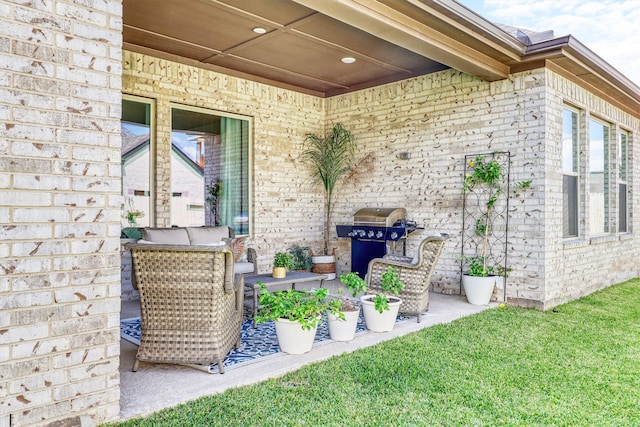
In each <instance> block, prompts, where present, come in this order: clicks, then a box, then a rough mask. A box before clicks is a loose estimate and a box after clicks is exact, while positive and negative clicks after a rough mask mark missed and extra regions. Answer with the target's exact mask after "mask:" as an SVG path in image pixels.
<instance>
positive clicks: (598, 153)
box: [588, 119, 611, 234]
mask: <svg viewBox="0 0 640 427" xmlns="http://www.w3.org/2000/svg"><path fill="white" fill-rule="evenodd" d="M609 133H610V130H609V126H608V125H606V124H604V123H602V122H600V121H598V120H595V119H590V120H589V206H588V210H589V233H590V234H602V233H607V232H609V224H610V222H611V221H610V217H609V215H610V212H609V193H610V182H609Z"/></svg>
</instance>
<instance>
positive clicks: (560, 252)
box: [326, 69, 640, 309]
mask: <svg viewBox="0 0 640 427" xmlns="http://www.w3.org/2000/svg"><path fill="white" fill-rule="evenodd" d="M564 102H567V103H570V104H572V105H574V106H576V107H578V108H581V109H584V110H585V111H586V112H587V113H589V114H592V115H594V116H596V117H598V118H600V119H604V120H606V121H607V122H610V123H611V124H613V125H615V126H621V127H622V128H623V129H625V130H628V131H631V132H632V135H631V139H632V141H631V142H630V152H631V155H630V165H632V167H631V170H630V177H629V180H628V182H629V188H630V189H631V191H632V197H631V198H630V199H629V206H630V208H629V211H630V212H632V211H633V208H632V207H633V206H634V205H637V203H638V194H637V193H638V191H636V190H635V189H636V188H637V187H638V185H637V179H638V171H637V166H636V165H635V164H634V163H633V153H634V152H635V150H637V149H638V148H637V147H638V144H637V142H636V144H635V146H634V145H633V141H638V135H639V133H640V123H639V121H638V120H637V119H634V118H633V117H632V116H630V115H629V114H626V113H624V112H622V111H621V110H619V109H617V108H615V107H613V106H612V105H610V104H608V103H606V102H605V101H603V100H602V99H600V98H598V97H596V96H595V95H593V94H591V93H589V92H588V91H587V90H585V89H583V88H581V87H579V86H578V85H576V84H574V83H572V82H570V81H568V80H567V79H565V78H563V77H561V76H559V75H557V74H555V73H554V72H552V71H550V70H543V69H539V70H534V71H530V72H525V73H519V74H516V75H512V76H511V77H510V78H509V79H508V80H503V81H498V82H493V83H487V82H483V81H480V80H479V79H476V78H473V77H471V76H469V75H465V74H463V73H460V72H458V71H456V70H448V71H443V72H440V73H434V74H430V75H427V76H422V77H417V78H415V79H410V80H406V81H402V82H398V83H392V84H388V85H384V86H379V87H376V88H372V89H367V90H363V91H360V92H356V93H351V94H346V95H343V96H336V97H333V98H330V99H328V100H327V107H326V111H327V122H336V121H341V122H343V123H345V124H346V126H347V127H348V128H350V129H352V130H353V131H354V133H355V134H356V135H357V138H358V144H359V147H360V148H359V149H360V153H361V155H365V154H366V153H369V152H373V153H375V156H376V162H375V167H374V168H373V170H370V171H366V173H365V174H363V175H361V177H360V180H359V182H358V183H357V184H355V185H350V186H348V187H346V188H344V189H343V192H342V196H343V197H342V198H341V199H340V200H339V201H338V203H337V205H336V210H335V215H334V220H335V222H336V223H348V222H349V221H350V220H351V217H352V215H353V212H354V211H355V210H356V209H358V208H360V207H368V206H385V207H391V206H402V207H405V208H406V209H407V211H408V216H409V217H410V218H411V219H414V220H417V222H418V224H419V225H423V226H424V227H425V228H426V230H425V231H424V232H422V233H420V234H419V233H414V234H413V235H411V236H410V238H409V250H408V251H409V252H411V250H412V249H413V247H415V245H416V243H417V242H419V241H420V238H421V235H424V234H429V233H430V232H444V233H448V234H449V235H450V236H451V239H450V240H449V241H448V242H447V247H446V249H445V253H444V254H443V256H442V258H441V260H440V262H439V264H438V269H437V272H436V274H435V275H434V278H433V283H434V290H435V291H436V292H443V293H457V292H458V291H459V280H460V270H459V264H458V263H459V261H457V260H456V259H455V257H454V255H456V254H459V253H460V243H461V230H462V216H461V215H462V204H463V199H462V197H463V193H462V181H463V173H464V156H465V155H467V154H479V153H487V152H492V151H509V152H510V153H511V156H512V162H511V183H512V188H513V185H514V184H515V183H517V182H519V181H526V180H531V181H532V187H531V190H529V191H527V192H526V194H524V197H512V198H511V199H510V207H509V211H510V216H509V245H508V252H509V254H508V266H509V267H510V268H512V269H513V270H512V272H511V273H510V276H509V277H508V279H507V290H506V299H507V300H508V301H510V302H513V303H517V304H519V305H525V306H535V307H538V308H544V309H546V308H549V307H553V306H555V305H558V304H560V303H563V302H567V301H570V300H573V299H576V298H578V297H580V296H583V295H586V294H588V293H591V292H593V291H594V290H597V289H601V288H603V287H606V286H608V285H611V284H614V283H618V282H620V281H623V280H626V279H629V278H632V277H637V276H638V275H639V273H640V272H639V271H638V268H639V267H638V264H637V262H635V261H634V260H637V259H638V255H640V250H639V249H638V243H639V242H638V239H637V237H635V236H634V235H631V234H624V235H616V234H615V233H614V234H612V235H610V236H607V237H599V238H592V239H590V238H588V237H586V238H585V237H584V234H583V237H582V238H581V239H578V240H576V241H568V242H564V241H563V239H562V173H561V141H562V116H561V114H562V107H563V105H564ZM615 126H614V127H613V128H612V129H613V130H615V129H617V128H616V127H615ZM404 151H408V152H410V153H411V155H412V158H411V159H410V160H408V161H404V160H398V159H397V158H396V155H397V154H398V153H400V152H404ZM612 156H613V154H612ZM581 198H582V199H584V197H582V196H581ZM612 205H616V203H613V204H612ZM582 212H583V215H584V212H585V208H584V206H583V208H582ZM582 221H583V222H584V218H583V219H582ZM636 227H637V221H636V220H635V219H634V218H633V214H631V218H630V222H629V229H630V230H634V229H636ZM583 233H584V227H583ZM335 245H336V246H338V247H339V248H340V250H339V254H340V255H341V257H340V260H339V263H340V266H341V268H342V269H343V270H344V269H348V263H349V261H350V260H349V250H350V249H349V242H348V241H347V240H338V241H336V242H335ZM494 298H497V299H499V300H502V299H503V292H502V291H496V293H495V294H494Z"/></svg>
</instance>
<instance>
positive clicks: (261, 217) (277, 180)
mask: <svg viewBox="0 0 640 427" xmlns="http://www.w3.org/2000/svg"><path fill="white" fill-rule="evenodd" d="M123 68H124V70H123V82H122V85H123V88H122V90H123V92H124V93H127V94H131V95H137V96H143V97H147V98H152V99H155V100H156V109H157V135H156V138H157V153H158V154H157V161H156V164H157V170H156V175H155V178H156V189H155V190H156V194H157V195H158V198H157V205H156V223H157V225H158V226H161V227H164V226H169V225H170V211H169V208H168V207H169V202H170V201H169V194H170V191H171V190H170V187H171V176H170V146H171V143H170V141H171V139H170V132H171V125H170V117H171V103H174V104H182V105H189V106H195V107H202V108H207V109H211V110H212V111H214V112H215V111H217V112H220V113H233V114H240V115H244V116H247V118H248V119H250V120H251V121H252V127H253V150H252V153H251V155H252V162H253V168H251V170H252V173H253V176H252V178H253V179H252V182H253V188H252V189H251V190H252V193H253V196H254V206H253V212H252V216H253V233H252V240H251V243H250V244H251V246H252V247H255V248H256V250H257V251H258V254H259V255H260V256H259V257H258V268H259V270H260V271H261V272H264V271H270V269H271V266H272V262H273V255H274V254H275V253H276V252H278V251H283V250H286V249H287V248H288V247H289V246H291V245H292V244H294V243H298V244H301V245H303V246H306V245H311V246H315V247H316V250H320V247H321V241H322V228H321V224H322V194H321V193H320V192H319V191H318V189H316V188H313V187H311V186H310V185H309V183H308V176H309V171H308V169H307V168H306V166H304V165H302V164H301V163H300V162H299V161H298V153H299V152H300V150H301V148H302V144H303V141H304V135H305V133H306V132H320V133H321V132H322V131H323V126H324V100H322V99H321V98H317V97H314V96H310V95H304V94H300V93H296V92H292V91H290V90H286V89H279V88H275V87H272V86H267V85H264V84H261V83H254V82H250V81H247V80H243V79H239V78H235V77H230V76H226V75H222V74H218V73H215V72H212V71H207V70H202V69H198V68H194V67H191V66H187V65H181V64H177V63H175V62H171V61H167V60H162V59H158V58H154V57H151V56H146V55H141V54H137V53H133V52H128V51H125V52H124V57H123Z"/></svg>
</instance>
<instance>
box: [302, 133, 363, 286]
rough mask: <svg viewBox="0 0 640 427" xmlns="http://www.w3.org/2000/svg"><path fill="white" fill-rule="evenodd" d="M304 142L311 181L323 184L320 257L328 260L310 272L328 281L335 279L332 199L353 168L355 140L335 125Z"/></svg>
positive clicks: (317, 260) (312, 135) (310, 134)
mask: <svg viewBox="0 0 640 427" xmlns="http://www.w3.org/2000/svg"><path fill="white" fill-rule="evenodd" d="M305 142H306V144H307V146H306V149H305V150H304V151H303V152H302V154H301V157H300V158H301V160H302V161H303V162H305V163H307V164H309V165H311V167H312V168H313V172H312V174H311V179H312V181H313V182H314V183H316V184H320V185H322V188H323V190H324V236H323V237H324V244H323V248H322V255H321V256H322V257H328V258H321V259H318V258H316V259H315V260H314V263H315V264H316V265H315V266H314V270H313V271H314V272H316V273H322V274H328V275H329V279H334V278H335V256H334V255H335V254H331V253H329V236H330V234H329V233H330V230H331V214H332V212H333V197H334V194H335V193H334V192H335V189H336V184H337V183H338V182H339V181H340V180H341V179H343V178H345V177H346V176H347V175H349V173H350V172H351V171H352V169H353V167H354V165H355V154H356V144H355V138H354V136H353V134H352V133H351V132H350V131H349V130H348V129H347V128H345V127H344V125H343V124H342V123H336V124H335V125H334V126H333V128H332V129H331V131H330V132H329V133H328V134H326V135H325V136H318V135H316V134H314V133H308V134H306V136H305ZM320 261H321V262H320ZM330 270H332V271H330Z"/></svg>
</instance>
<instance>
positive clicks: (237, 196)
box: [171, 106, 250, 235]
mask: <svg viewBox="0 0 640 427" xmlns="http://www.w3.org/2000/svg"><path fill="white" fill-rule="evenodd" d="M249 144H250V124H249V121H248V120H247V119H245V118H242V117H238V116H233V117H231V116H226V115H225V116H223V115H220V114H216V113H215V112H213V111H210V110H205V109H202V108H193V107H185V106H180V107H177V106H176V107H173V108H172V109H171V192H172V194H173V195H174V197H172V200H171V202H172V204H171V224H172V225H178V226H200V225H228V226H230V227H231V228H233V230H234V232H235V233H236V234H238V235H241V234H248V233H249ZM203 206H204V208H202V207H203Z"/></svg>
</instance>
